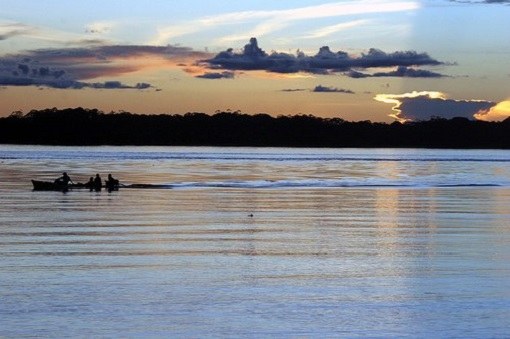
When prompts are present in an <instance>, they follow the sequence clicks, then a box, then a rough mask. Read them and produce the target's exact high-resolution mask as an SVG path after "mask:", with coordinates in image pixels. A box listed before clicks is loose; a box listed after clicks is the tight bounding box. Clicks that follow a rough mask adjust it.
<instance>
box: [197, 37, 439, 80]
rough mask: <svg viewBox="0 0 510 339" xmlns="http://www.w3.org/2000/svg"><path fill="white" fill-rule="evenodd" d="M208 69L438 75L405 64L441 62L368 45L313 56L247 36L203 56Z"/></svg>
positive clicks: (323, 52) (412, 53)
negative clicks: (264, 45)
mask: <svg viewBox="0 0 510 339" xmlns="http://www.w3.org/2000/svg"><path fill="white" fill-rule="evenodd" d="M204 63H205V64H206V65H207V66H208V67H209V68H211V69H224V70H230V71H237V70H244V71H256V70H258V71H260V70H262V71H267V72H273V73H298V72H304V73H313V74H335V73H344V74H347V75H348V76H351V77H356V76H357V77H369V76H394V77H403V76H408V77H441V75H440V74H438V73H433V72H429V71H424V70H416V69H414V68H409V67H410V66H435V65H441V64H443V63H442V62H440V61H438V60H436V59H433V58H431V57H430V56H429V55H428V54H427V53H417V52H415V51H399V52H393V53H386V52H383V51H381V50H379V49H375V48H371V49H369V50H368V52H366V53H363V54H361V55H360V56H351V55H349V54H347V53H346V52H343V51H338V52H333V51H331V50H330V48H329V47H328V46H324V47H321V48H320V50H319V52H318V53H317V54H316V55H313V56H307V55H305V54H304V53H303V52H299V51H298V53H297V54H296V55H292V54H287V53H278V52H272V53H270V54H268V53H266V52H265V51H264V50H262V49H261V48H260V47H259V46H258V43H257V39H256V38H251V39H250V42H249V43H248V44H247V45H245V46H244V49H243V50H242V51H241V52H239V53H236V52H235V51H234V50H233V49H232V48H230V49H228V50H226V51H223V52H220V53H219V54H217V55H216V56H215V57H213V58H211V59H206V60H204ZM382 67H385V68H386V67H396V70H395V71H393V72H386V73H378V74H377V73H376V74H374V75H365V74H363V73H361V72H359V71H357V70H358V69H368V68H382Z"/></svg>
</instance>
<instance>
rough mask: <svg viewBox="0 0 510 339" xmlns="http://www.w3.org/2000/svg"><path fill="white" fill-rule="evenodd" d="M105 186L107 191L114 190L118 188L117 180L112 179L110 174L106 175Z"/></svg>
mask: <svg viewBox="0 0 510 339" xmlns="http://www.w3.org/2000/svg"><path fill="white" fill-rule="evenodd" d="M105 186H106V187H107V188H108V189H114V188H118V187H119V180H117V179H115V178H114V177H112V175H111V174H108V180H105Z"/></svg>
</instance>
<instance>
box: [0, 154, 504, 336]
mask: <svg viewBox="0 0 510 339" xmlns="http://www.w3.org/2000/svg"><path fill="white" fill-rule="evenodd" d="M64 170H66V171H68V172H69V174H70V175H71V177H72V178H73V180H74V181H82V182H84V181H86V180H87V178H88V177H89V176H91V175H94V174H95V173H97V172H99V173H101V174H102V175H103V177H106V174H108V173H109V172H111V173H113V174H114V176H115V177H118V178H120V179H121V181H122V182H124V183H155V184H163V185H165V187H164V189H151V190H142V189H138V190H137V189H121V190H120V191H118V192H112V193H108V192H104V191H103V192H99V193H96V192H88V191H80V190H75V191H70V192H68V193H66V194H64V193H61V192H34V191H32V187H31V184H30V181H29V180H30V179H32V178H36V179H41V180H44V179H53V178H55V177H56V176H57V175H58V174H59V173H60V172H62V171H64ZM509 205H510V152H509V151H492V150H485V151H445V150H393V149H387V150H356V149H252V148H157V147H96V148H94V147H86V148H79V147H69V148H64V147H54V148H53V147H29V146H0V337H6V338H11V337H16V338H19V337H48V338H55V337H141V336H145V337H187V338H189V337H193V338H197V337H236V338H237V337H358V336H359V337H400V336H410V337H462V338H466V337H476V338H481V337H509V336H510V207H509Z"/></svg>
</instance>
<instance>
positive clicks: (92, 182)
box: [85, 177, 94, 189]
mask: <svg viewBox="0 0 510 339" xmlns="http://www.w3.org/2000/svg"><path fill="white" fill-rule="evenodd" d="M85 187H87V188H90V189H92V188H94V177H90V178H89V181H88V182H87V183H86V184H85Z"/></svg>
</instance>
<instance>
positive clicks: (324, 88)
mask: <svg viewBox="0 0 510 339" xmlns="http://www.w3.org/2000/svg"><path fill="white" fill-rule="evenodd" d="M312 92H315V93H346V94H354V92H353V91H351V90H350V89H343V88H336V87H328V86H322V85H317V86H315V88H314V89H313V90H312Z"/></svg>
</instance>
